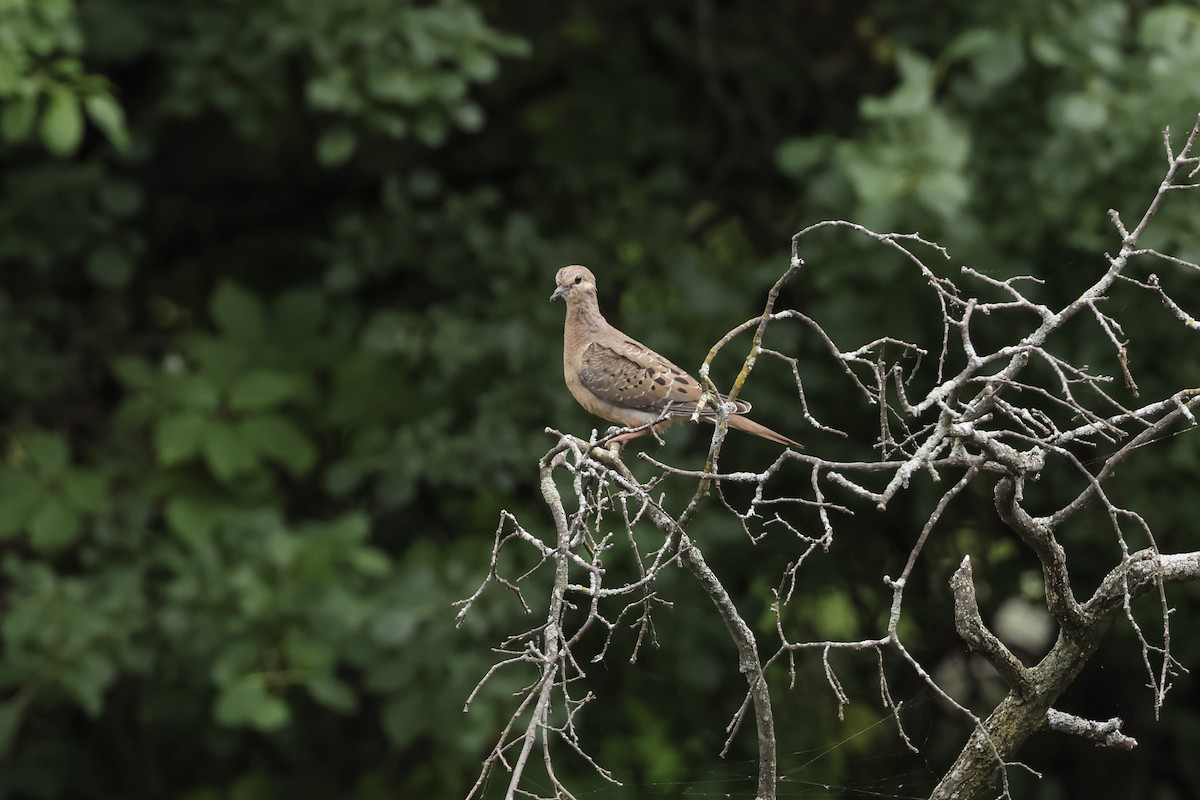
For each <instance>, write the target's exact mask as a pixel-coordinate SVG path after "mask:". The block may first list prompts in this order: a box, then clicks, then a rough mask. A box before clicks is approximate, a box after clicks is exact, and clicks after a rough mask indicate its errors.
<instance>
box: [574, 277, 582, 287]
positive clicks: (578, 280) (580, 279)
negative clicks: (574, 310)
mask: <svg viewBox="0 0 1200 800" xmlns="http://www.w3.org/2000/svg"><path fill="white" fill-rule="evenodd" d="M581 283H583V276H582V275H576V276H575V285H576V286H578V285H579V284H581Z"/></svg>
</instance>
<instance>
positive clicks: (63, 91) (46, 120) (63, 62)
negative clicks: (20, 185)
mask: <svg viewBox="0 0 1200 800" xmlns="http://www.w3.org/2000/svg"><path fill="white" fill-rule="evenodd" d="M0 30H3V31H4V35H3V36H0V142H4V143H9V144H11V143H18V142H23V141H25V140H26V139H28V138H30V137H31V136H33V135H34V134H35V133H36V135H37V137H38V138H39V139H40V141H41V143H42V145H43V146H44V147H45V148H46V150H48V151H49V152H50V153H52V154H53V155H56V156H69V155H72V154H74V153H75V152H76V151H77V150H78V149H79V147H80V145H81V144H82V142H83V134H84V120H85V118H86V119H88V120H90V121H91V122H92V124H93V125H95V126H96V127H97V128H99V129H100V131H101V132H102V133H103V134H104V135H105V137H106V138H107V139H108V141H109V142H110V143H112V144H113V145H114V146H115V147H117V148H119V149H125V148H127V147H128V146H129V133H128V130H127V128H126V125H125V114H124V111H123V110H122V109H121V106H120V105H119V104H118V103H117V101H116V100H115V98H114V97H113V94H112V89H111V85H110V84H109V82H108V81H107V80H106V79H105V78H104V77H103V76H101V75H97V74H94V73H88V72H85V70H84V65H83V62H82V61H81V59H80V55H81V54H82V51H83V37H82V34H81V31H80V29H79V25H78V21H77V19H76V9H75V2H74V0H12V1H11V2H6V3H4V5H3V6H0Z"/></svg>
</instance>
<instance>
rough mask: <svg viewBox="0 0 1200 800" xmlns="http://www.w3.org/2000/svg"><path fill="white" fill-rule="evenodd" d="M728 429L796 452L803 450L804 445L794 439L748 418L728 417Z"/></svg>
mask: <svg viewBox="0 0 1200 800" xmlns="http://www.w3.org/2000/svg"><path fill="white" fill-rule="evenodd" d="M729 427H731V428H737V429H738V430H739V431H743V432H745V433H752V434H754V435H755V436H758V437H759V438H762V439H766V440H768V441H771V442H775V443H776V444H781V445H783V446H784V447H792V448H795V449H796V450H803V449H804V445H802V444H800V443H799V442H797V441H796V440H795V439H789V438H788V437H786V436H784V435H783V434H782V433H777V432H776V431H773V430H771V429H770V428H768V427H767V426H766V425H759V424H758V423H757V422H755V421H754V420H752V419H750V418H749V417H738V416H730V417H729Z"/></svg>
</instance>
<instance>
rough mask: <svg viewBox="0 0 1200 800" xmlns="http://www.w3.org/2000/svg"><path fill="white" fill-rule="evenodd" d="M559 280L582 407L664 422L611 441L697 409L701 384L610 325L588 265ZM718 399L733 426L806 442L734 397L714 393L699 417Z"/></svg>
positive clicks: (624, 421) (571, 371)
mask: <svg viewBox="0 0 1200 800" xmlns="http://www.w3.org/2000/svg"><path fill="white" fill-rule="evenodd" d="M554 282H555V283H556V284H557V286H556V287H555V289H554V294H552V295H550V299H551V300H557V299H558V298H560V297H561V298H562V299H563V300H564V301H566V304H567V320H566V324H565V325H564V326H563V375H564V377H566V380H567V388H568V389H570V390H571V394H572V395H573V396H574V397H575V399H576V400H578V401H579V404H580V405H581V406H583V407H584V408H585V409H587V410H588V411H590V412H591V413H593V414H595V415H596V416H598V417H602V418H604V419H606V420H608V421H609V422H615V423H617V424H618V425H624V426H625V427H627V428H639V427H642V426H644V425H649V424H650V423H653V422H655V421H656V420H661V422H658V424H656V425H654V426H653V427H652V428H646V429H645V430H642V431H638V432H636V433H625V434H621V435H620V436H617V437H615V438H614V439H613V441H614V442H616V443H617V444H618V445H623V444H624V443H625V442H627V441H629V440H630V439H633V438H636V437H638V436H643V435H645V434H646V433H649V432H650V430H654V431H656V432H659V431H662V430H664V429H666V428H667V427H669V426H670V425H671V424H672V423H674V422H676V421H677V420H679V419H680V418H686V417H691V416H692V414H694V413H695V411H696V407H697V405H698V404H699V402H700V397H701V396H702V395H703V394H704V389H703V388H702V387H701V386H700V383H699V382H698V381H697V380H696V379H695V378H693V377H692V376H691V375H688V374H687V373H686V372H684V371H683V370H682V369H680V368H679V367H677V366H675V365H674V364H672V363H671V362H670V361H668V360H667V359H665V358H663V357H662V356H660V355H659V354H658V353H656V352H654V351H653V350H651V349H650V348H649V347H646V345H644V344H642V343H641V342H638V341H635V340H634V339H631V338H629V337H628V336H626V335H625V334H623V333H621V332H620V331H619V330H617V329H616V328H614V327H613V326H612V325H609V324H608V321H607V320H605V319H604V316H603V315H602V314H601V313H600V303H599V301H598V300H597V299H596V276H595V275H593V274H592V273H591V270H589V269H588V268H587V267H581V266H579V265H573V266H569V267H563V268H562V269H560V270H559V271H558V274H557V275H556V276H555V277H554ZM717 403H732V405H733V408H732V409H730V411H729V417H728V424H729V427H731V428H737V429H738V430H739V431H745V432H746V433H752V434H754V435H755V436H760V437H762V438H763V439H768V440H770V441H772V442H776V443H778V444H782V445H785V446H786V447H794V448H797V449H803V447H804V445H802V444H800V443H799V442H796V441H793V440H792V439H789V438H788V437H786V436H784V435H783V434H781V433H776V432H775V431H773V430H771V429H770V428H768V427H766V426H765V425H759V424H758V423H757V422H754V421H753V420H750V419H748V418H747V417H745V416H744V415H745V414H746V413H747V412H748V411H749V410H750V404H749V403H747V402H746V401H745V400H733V401H730V400H728V398H726V397H725V396H723V395H719V396H718V398H717V400H716V401H715V402H714V399H713V397H712V396H711V394H710V395H709V398H708V401H707V402H706V403H705V406H704V410H703V411H702V412H701V413H700V419H702V420H704V421H705V422H711V423H715V422H716V421H717V411H716V404H717Z"/></svg>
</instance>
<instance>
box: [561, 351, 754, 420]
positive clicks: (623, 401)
mask: <svg viewBox="0 0 1200 800" xmlns="http://www.w3.org/2000/svg"><path fill="white" fill-rule="evenodd" d="M612 345H613V346H609V345H607V344H600V343H599V342H592V343H591V344H589V345H588V346H587V347H586V349H585V350H584V352H583V357H582V359H581V364H580V371H579V379H580V382H581V383H582V384H583V385H584V386H585V387H586V388H587V389H588V391H590V392H592V393H593V394H595V395H596V396H597V397H599V398H601V399H603V400H605V401H606V402H609V403H612V404H613V405H616V406H620V407H622V408H629V409H636V410H638V411H646V412H650V413H655V414H663V413H666V414H667V415H669V416H677V417H683V416H690V415H691V414H692V413H693V412H694V411H695V410H696V404H697V403H699V402H700V397H701V395H702V394H703V393H704V390H703V388H702V387H701V386H700V384H699V383H698V382H697V381H696V379H695V378H693V377H692V376H691V375H688V374H687V373H686V372H684V371H683V370H682V369H680V368H679V367H677V366H675V365H674V364H672V363H671V362H670V361H668V360H667V359H665V358H663V357H662V356H660V355H659V354H658V353H655V352H654V351H653V350H651V349H650V348H648V347H646V346H645V345H643V344H641V343H640V342H637V341H634V340H633V339H628V338H625V339H623V340H622V341H620V342H614V343H612ZM721 399H722V400H724V399H725V398H723V397H722V398H721ZM711 403H712V401H711V399H710V401H709V403H708V404H706V408H705V413H704V414H703V415H702V416H703V417H704V418H705V419H711V418H712V417H713V416H715V415H714V414H713V412H712V411H711ZM736 406H737V408H736V409H735V410H734V413H735V414H745V413H746V412H747V411H749V410H750V404H749V403H747V402H745V401H744V400H739V401H736Z"/></svg>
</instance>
